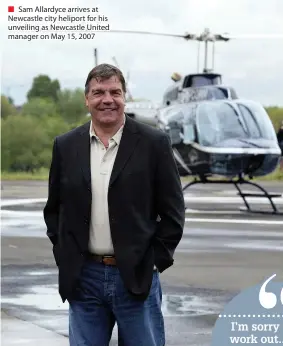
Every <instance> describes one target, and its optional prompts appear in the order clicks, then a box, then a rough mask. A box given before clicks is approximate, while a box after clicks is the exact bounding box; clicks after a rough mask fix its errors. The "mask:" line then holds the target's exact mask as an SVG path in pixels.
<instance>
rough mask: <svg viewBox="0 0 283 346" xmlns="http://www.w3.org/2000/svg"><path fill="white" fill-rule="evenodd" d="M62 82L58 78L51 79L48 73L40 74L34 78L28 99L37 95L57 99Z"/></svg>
mask: <svg viewBox="0 0 283 346" xmlns="http://www.w3.org/2000/svg"><path fill="white" fill-rule="evenodd" d="M59 91H60V84H59V81H58V80H57V79H55V80H53V81H52V80H51V79H50V77H48V76H47V75H39V76H37V77H35V78H34V79H33V83H32V87H31V89H30V90H29V92H28V93H27V98H28V100H31V99H32V98H35V97H41V98H49V99H51V100H53V101H55V102H56V101H57V99H58V92H59Z"/></svg>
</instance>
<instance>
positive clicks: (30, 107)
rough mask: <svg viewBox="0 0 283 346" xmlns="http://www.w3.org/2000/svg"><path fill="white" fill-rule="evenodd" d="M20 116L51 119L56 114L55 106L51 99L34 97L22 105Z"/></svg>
mask: <svg viewBox="0 0 283 346" xmlns="http://www.w3.org/2000/svg"><path fill="white" fill-rule="evenodd" d="M21 114H22V115H30V116H34V117H38V118H39V117H40V118H45V117H52V116H55V115H56V114H57V106H56V103H55V102H54V101H53V100H51V99H45V98H40V97H34V98H32V99H30V100H29V101H28V102H27V103H25V104H24V105H23V107H22V110H21Z"/></svg>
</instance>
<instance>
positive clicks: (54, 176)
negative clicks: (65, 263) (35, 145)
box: [43, 138, 60, 246]
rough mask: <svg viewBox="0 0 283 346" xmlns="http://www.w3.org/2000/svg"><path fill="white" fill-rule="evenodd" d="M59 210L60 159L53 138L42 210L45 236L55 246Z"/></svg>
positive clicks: (55, 141) (56, 144)
mask: <svg viewBox="0 0 283 346" xmlns="http://www.w3.org/2000/svg"><path fill="white" fill-rule="evenodd" d="M59 212H60V159H59V153H58V143H57V139H56V138H55V140H54V143H53V151H52V158H51V166H50V171H49V182H48V198H47V202H46V205H45V207H44V210H43V215H44V220H45V224H46V226H47V232H46V234H47V236H48V237H49V239H50V241H51V243H52V244H53V245H54V246H55V245H57V243H58V229H59Z"/></svg>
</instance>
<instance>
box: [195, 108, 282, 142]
mask: <svg viewBox="0 0 283 346" xmlns="http://www.w3.org/2000/svg"><path fill="white" fill-rule="evenodd" d="M235 107H236V108H237V110H236V109H235V108H234V107H232V105H229V104H228V103H226V102H225V103H224V102H223V103H222V102H221V103H218V102H217V103H203V104H201V105H200V106H199V109H198V112H197V128H198V132H199V143H200V144H201V145H205V146H215V145H217V144H219V143H220V142H223V141H226V140H229V139H245V140H252V139H257V140H258V139H264V140H273V141H276V133H275V131H274V128H273V125H272V123H271V120H270V119H269V116H268V114H267V113H266V111H265V109H264V108H263V107H262V106H261V105H258V104H256V103H240V102H239V103H237V104H235Z"/></svg>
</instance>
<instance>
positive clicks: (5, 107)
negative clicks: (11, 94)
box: [1, 95, 17, 119]
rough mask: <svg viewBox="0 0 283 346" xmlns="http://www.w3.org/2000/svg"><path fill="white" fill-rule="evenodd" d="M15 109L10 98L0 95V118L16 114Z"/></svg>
mask: <svg viewBox="0 0 283 346" xmlns="http://www.w3.org/2000/svg"><path fill="white" fill-rule="evenodd" d="M16 114H17V109H16V107H15V106H14V105H13V103H12V100H11V98H8V97H6V96H4V95H1V118H2V119H5V118H7V117H8V116H9V115H16Z"/></svg>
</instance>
